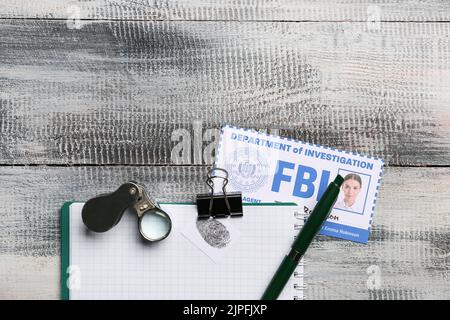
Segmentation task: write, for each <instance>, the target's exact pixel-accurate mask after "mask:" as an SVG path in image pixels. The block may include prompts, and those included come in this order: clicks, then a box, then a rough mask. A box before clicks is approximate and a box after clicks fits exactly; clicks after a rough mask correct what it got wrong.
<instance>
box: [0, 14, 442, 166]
mask: <svg viewBox="0 0 450 320" xmlns="http://www.w3.org/2000/svg"><path fill="white" fill-rule="evenodd" d="M448 34H450V23H383V24H382V25H381V28H380V29H379V30H369V29H367V25H366V24H365V23H279V22H276V23H268V22H263V23H255V22H248V23H239V22H204V21H201V22H89V23H87V24H85V25H84V26H83V27H82V28H81V29H69V28H68V27H67V25H66V23H65V22H61V21H33V20H26V21H16V20H3V21H1V22H0V43H1V48H2V50H0V94H1V95H0V162H1V163H3V164H30V163H38V164H47V163H48V164H56V163H58V164H171V163H173V159H171V151H172V150H173V147H174V146H175V145H176V144H177V143H178V142H177V141H172V140H171V136H172V134H173V133H174V131H175V130H177V129H180V128H181V129H187V130H188V133H189V134H191V135H193V131H192V126H193V123H195V122H200V123H202V124H203V129H204V130H206V129H211V128H216V129H217V128H219V127H220V126H221V125H222V124H225V123H229V124H234V125H237V126H243V127H256V128H260V129H279V130H280V134H282V135H285V136H290V137H294V138H297V139H300V140H305V141H308V142H314V143H320V144H324V145H329V146H333V147H337V148H341V149H347V150H350V151H356V152H360V153H364V154H369V155H375V156H378V157H382V158H385V160H386V161H387V163H389V164H391V165H448V164H449V163H450V108H449V107H448V105H449V103H450V76H449V75H450V51H449V50H448V48H449V47H450V39H449V37H448ZM175 139H176V140H177V139H178V137H175ZM209 142H210V140H209V139H206V142H205V143H204V147H206V145H207V144H208V143H209ZM191 143H192V141H191ZM188 160H189V161H188V162H187V164H192V163H195V162H194V160H193V158H192V157H191V159H188Z"/></svg>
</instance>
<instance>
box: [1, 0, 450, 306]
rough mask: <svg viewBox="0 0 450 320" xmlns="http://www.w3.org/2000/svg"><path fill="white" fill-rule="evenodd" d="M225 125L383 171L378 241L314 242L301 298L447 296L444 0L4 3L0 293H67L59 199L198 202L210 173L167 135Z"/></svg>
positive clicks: (448, 130)
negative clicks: (379, 165)
mask: <svg viewBox="0 0 450 320" xmlns="http://www.w3.org/2000/svg"><path fill="white" fill-rule="evenodd" d="M378 17H379V19H378ZM77 19H79V20H77ZM224 123H229V124H233V125H238V126H244V127H254V128H258V129H276V130H278V131H279V133H280V134H281V135H285V136H290V137H295V138H298V139H301V140H306V141H310V142H315V143H320V144H325V145H330V146H335V147H339V148H343V149H347V150H351V151H357V152H360V153H366V154H369V155H374V156H379V157H382V158H384V159H385V160H386V162H387V168H386V170H385V173H384V175H383V179H382V190H381V192H380V199H379V201H378V202H377V208H376V212H375V215H374V224H373V231H372V235H371V239H370V242H369V244H368V245H360V244H355V243H351V242H347V241H341V240H336V239H331V238H325V237H320V238H319V239H317V240H316V241H315V242H314V245H313V248H311V250H310V251H309V252H308V254H307V257H306V259H307V272H308V274H309V278H307V284H308V287H307V289H306V295H307V297H308V298H309V299H339V298H343V299H431V298H442V299H450V215H449V214H450V2H447V1H441V0H422V1H419V0H416V1H412V0H411V1H404V2H392V3H391V2H390V1H387V0H361V1H358V0H338V1H334V0H241V1H236V0H233V1H231V0H229V1H213V0H209V1H193V0H192V1H188V0H173V1H169V0H134V1H126V0H92V1H89V0H84V1H83V0H79V1H76V0H75V1H63V0H42V1H39V2H37V1H31V0H22V1H19V0H2V1H1V3H0V203H2V205H1V206H0V298H35V299H41V298H51V299H57V298H59V276H60V275H59V239H60V234H59V211H58V210H59V207H60V206H61V204H62V203H63V202H64V201H66V200H70V199H79V200H84V199H87V198H89V197H91V196H92V195H94V194H97V193H100V192H108V191H110V190H112V189H114V188H115V187H116V186H117V185H119V184H120V183H122V182H124V181H126V180H129V179H135V180H138V181H141V182H142V183H144V184H145V185H146V186H147V187H148V188H149V191H150V193H151V194H152V195H154V197H155V198H156V200H166V201H167V200H180V201H181V200H192V199H193V197H194V194H195V193H197V192H198V191H199V190H202V189H203V188H204V184H203V182H202V178H203V176H204V174H205V173H206V170H207V168H208V167H207V163H205V162H204V161H203V162H202V161H198V159H194V157H192V158H191V159H188V160H189V161H187V162H184V163H183V164H179V163H178V164H174V162H173V159H172V158H171V151H172V149H173V147H174V146H175V144H176V143H177V142H176V141H172V133H173V132H174V130H176V129H186V130H188V132H190V133H191V134H192V136H193V139H194V136H195V135H196V134H195V133H194V131H193V127H194V126H196V125H197V126H198V125H199V124H200V125H201V126H202V127H203V132H206V130H207V129H213V128H219V127H220V126H221V125H222V124H224ZM197 136H198V134H197ZM206 140H208V139H206ZM208 143H209V141H205V142H204V146H205V145H207V144H208ZM194 160H195V161H194ZM368 268H369V270H379V272H380V277H379V280H380V281H379V282H377V283H376V284H377V285H375V286H373V285H371V279H373V275H371V274H369V273H368ZM368 282H369V285H368Z"/></svg>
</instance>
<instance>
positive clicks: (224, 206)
mask: <svg viewBox="0 0 450 320" xmlns="http://www.w3.org/2000/svg"><path fill="white" fill-rule="evenodd" d="M219 171H220V172H222V173H223V174H224V176H221V175H217V173H218V172H219ZM214 178H220V179H222V180H223V184H222V193H214V181H213V179H214ZM206 184H208V186H209V188H210V189H211V192H210V193H205V194H198V195H197V211H198V218H199V219H208V218H209V217H213V218H224V217H242V216H243V213H242V193H241V192H230V193H227V192H226V190H225V187H226V186H227V184H228V172H227V171H226V170H225V169H221V168H213V169H211V170H209V171H208V177H207V179H206Z"/></svg>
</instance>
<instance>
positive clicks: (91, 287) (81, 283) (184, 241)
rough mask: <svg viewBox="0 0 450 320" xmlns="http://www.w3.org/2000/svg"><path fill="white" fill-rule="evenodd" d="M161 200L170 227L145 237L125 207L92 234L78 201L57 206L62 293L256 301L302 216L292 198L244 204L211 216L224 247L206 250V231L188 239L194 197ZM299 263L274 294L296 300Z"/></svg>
mask: <svg viewBox="0 0 450 320" xmlns="http://www.w3.org/2000/svg"><path fill="white" fill-rule="evenodd" d="M160 206H161V208H162V209H163V210H164V211H166V212H167V213H168V214H169V215H170V217H171V219H172V231H171V233H170V235H169V236H168V237H167V238H166V239H164V240H162V241H160V242H157V243H148V242H145V241H143V240H142V239H141V238H140V234H139V231H138V225H137V217H136V215H135V214H133V213H131V212H125V214H124V215H123V217H122V219H121V221H120V223H119V224H117V225H116V226H115V227H114V228H113V229H111V230H109V231H108V232H106V233H101V234H98V233H93V232H91V231H89V230H87V228H86V227H85V226H84V224H83V222H82V219H81V211H82V208H83V203H78V202H73V203H66V204H65V205H64V206H63V208H62V210H61V238H62V241H61V258H62V263H61V289H62V290H61V294H62V299H71V300H72V299H73V300H78V299H161V300H169V299H177V300H184V299H190V300H200V299H201V300H203V299H205V300H229V299H230V300H231V299H232V300H240V299H248V300H257V299H260V297H261V295H262V293H263V292H264V289H265V288H266V286H267V284H268V283H269V281H270V279H271V278H272V276H273V274H274V273H275V271H276V269H277V267H278V266H279V264H280V263H281V261H282V259H283V257H284V256H285V254H286V253H287V252H288V251H289V249H290V246H291V244H292V241H293V240H294V238H295V236H296V234H297V233H298V230H299V228H301V226H302V225H303V221H304V215H303V213H302V212H301V211H300V210H299V208H298V207H296V206H295V205H293V204H280V203H272V204H257V205H255V204H245V205H244V209H243V212H244V216H243V217H239V218H223V219H215V220H217V221H219V223H220V225H222V226H224V227H225V228H227V230H230V232H229V234H230V235H231V239H228V240H229V242H228V244H227V245H226V248H225V249H223V250H224V251H223V253H222V251H221V250H222V248H218V247H217V246H216V247H214V248H213V249H214V250H215V251H214V252H213V253H211V252H209V250H208V249H205V246H204V244H202V243H199V241H198V239H203V240H204V239H206V238H204V237H203V238H202V237H197V238H195V237H196V236H195V234H196V233H199V231H198V230H199V229H198V228H199V225H198V224H197V223H198V221H197V208H196V206H195V205H194V204H169V203H161V204H160ZM196 228H197V229H196ZM195 230H197V231H195ZM229 238H230V237H229ZM200 242H201V241H200ZM204 242H205V243H206V240H205V241H204ZM210 244H211V243H206V247H208V245H210ZM216 251H217V252H219V253H217V252H216ZM303 269H304V263H303V260H302V261H301V262H300V263H299V265H298V267H297V270H296V271H295V273H294V275H293V276H292V277H291V279H290V280H289V282H288V284H287V285H286V287H285V289H284V291H283V292H282V294H281V295H280V298H279V299H285V300H287V299H295V300H297V299H303V289H304V279H303V274H304V272H303Z"/></svg>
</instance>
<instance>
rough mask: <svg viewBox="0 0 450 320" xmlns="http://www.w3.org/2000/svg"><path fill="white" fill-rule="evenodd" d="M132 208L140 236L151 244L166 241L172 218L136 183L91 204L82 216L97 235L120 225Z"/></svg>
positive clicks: (103, 196) (100, 197) (88, 203)
mask: <svg viewBox="0 0 450 320" xmlns="http://www.w3.org/2000/svg"><path fill="white" fill-rule="evenodd" d="M128 208H133V209H134V211H135V212H136V214H137V216H138V226H139V232H140V234H141V236H142V237H143V238H144V239H145V240H147V241H150V242H156V241H160V240H163V239H165V238H167V236H168V235H169V234H170V231H171V230H172V220H171V219H170V217H169V215H168V214H167V213H166V212H165V211H163V210H162V209H161V208H159V207H158V206H157V205H156V204H155V203H153V202H152V201H151V200H150V198H149V197H148V195H147V192H146V191H145V189H144V187H143V186H141V185H139V184H138V183H136V182H134V181H130V182H127V183H124V184H123V185H121V186H120V187H119V188H118V189H117V190H116V191H114V192H112V193H108V194H105V195H99V196H97V197H95V198H92V199H90V200H88V201H87V202H86V203H85V204H84V206H83V210H82V212H81V215H82V219H83V222H84V224H85V225H86V227H87V228H88V229H89V230H91V231H94V232H106V231H108V230H110V229H111V228H112V227H114V226H115V225H116V224H118V223H119V221H120V219H121V218H122V216H123V214H124V212H125V211H126V210H127V209H128Z"/></svg>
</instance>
